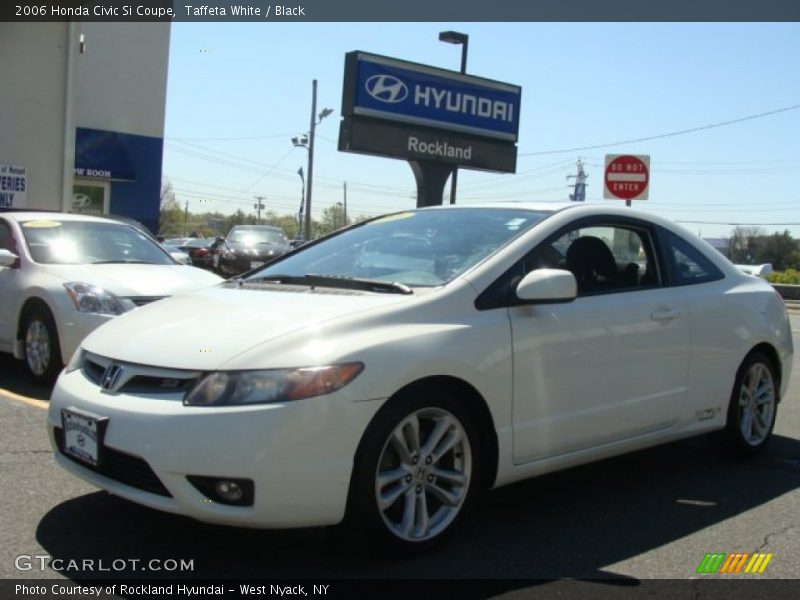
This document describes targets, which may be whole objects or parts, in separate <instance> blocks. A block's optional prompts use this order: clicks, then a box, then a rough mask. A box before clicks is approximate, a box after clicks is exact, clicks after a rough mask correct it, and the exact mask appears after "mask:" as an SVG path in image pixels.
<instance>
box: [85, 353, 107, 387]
mask: <svg viewBox="0 0 800 600" xmlns="http://www.w3.org/2000/svg"><path fill="white" fill-rule="evenodd" d="M105 370H106V368H105V367H104V366H103V365H100V364H98V363H96V362H94V361H93V360H92V359H90V358H85V359H84V361H83V372H84V374H85V375H86V377H88V378H89V380H91V381H93V382H94V383H96V384H97V385H100V381H101V380H102V378H103V372H104V371H105Z"/></svg>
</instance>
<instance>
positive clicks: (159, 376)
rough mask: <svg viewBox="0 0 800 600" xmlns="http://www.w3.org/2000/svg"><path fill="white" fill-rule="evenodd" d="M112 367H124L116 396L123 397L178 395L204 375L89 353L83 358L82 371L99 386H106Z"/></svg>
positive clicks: (116, 388) (115, 390)
mask: <svg viewBox="0 0 800 600" xmlns="http://www.w3.org/2000/svg"><path fill="white" fill-rule="evenodd" d="M112 364H119V365H121V366H122V367H123V373H122V376H121V377H120V381H119V386H118V387H115V388H114V390H113V391H114V393H117V394H121V393H126V394H174V393H176V392H186V391H188V390H190V389H191V388H192V386H193V385H194V384H195V383H196V382H197V380H198V378H199V377H200V376H201V375H202V373H200V372H198V371H184V370H174V369H163V368H160V367H149V366H146V365H137V364H132V363H115V362H114V361H112V360H111V359H108V358H103V357H99V356H96V355H93V354H89V353H88V352H87V353H86V354H85V356H84V359H83V367H82V371H83V374H84V375H85V376H86V378H87V379H88V380H89V381H91V382H92V383H94V384H95V385H97V386H102V383H103V375H104V373H105V371H106V368H107V367H109V366H110V365H112Z"/></svg>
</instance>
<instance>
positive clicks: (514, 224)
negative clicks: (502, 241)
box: [506, 218, 528, 231]
mask: <svg viewBox="0 0 800 600" xmlns="http://www.w3.org/2000/svg"><path fill="white" fill-rule="evenodd" d="M527 221H528V220H527V219H520V218H517V219H511V220H510V221H509V222H508V223H506V228H507V229H508V230H509V231H516V230H517V229H519V228H520V227H522V226H523V225H524V224H525V223H527Z"/></svg>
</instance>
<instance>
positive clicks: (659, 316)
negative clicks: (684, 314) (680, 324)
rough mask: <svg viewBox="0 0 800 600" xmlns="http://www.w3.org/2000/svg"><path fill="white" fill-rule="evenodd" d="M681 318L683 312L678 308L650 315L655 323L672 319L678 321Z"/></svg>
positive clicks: (662, 310) (660, 310) (666, 309)
mask: <svg viewBox="0 0 800 600" xmlns="http://www.w3.org/2000/svg"><path fill="white" fill-rule="evenodd" d="M680 316H681V311H680V310H678V309H677V308H675V309H670V308H665V309H659V310H657V311H655V312H652V313H650V318H651V319H653V321H671V320H672V319H677V318H678V317H680Z"/></svg>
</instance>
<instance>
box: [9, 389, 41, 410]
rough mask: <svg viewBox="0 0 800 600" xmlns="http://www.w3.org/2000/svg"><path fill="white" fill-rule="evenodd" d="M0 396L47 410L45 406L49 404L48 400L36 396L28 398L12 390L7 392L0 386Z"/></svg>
mask: <svg viewBox="0 0 800 600" xmlns="http://www.w3.org/2000/svg"><path fill="white" fill-rule="evenodd" d="M0 398H8V399H9V400H13V401H14V402H20V403H22V404H27V405H28V406H35V407H36V408H41V409H43V410H47V407H48V406H50V403H49V402H45V401H44V400H37V399H36V398H28V397H27V396H20V395H19V394H15V393H14V392H9V391H8V390H5V389H3V388H0Z"/></svg>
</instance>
